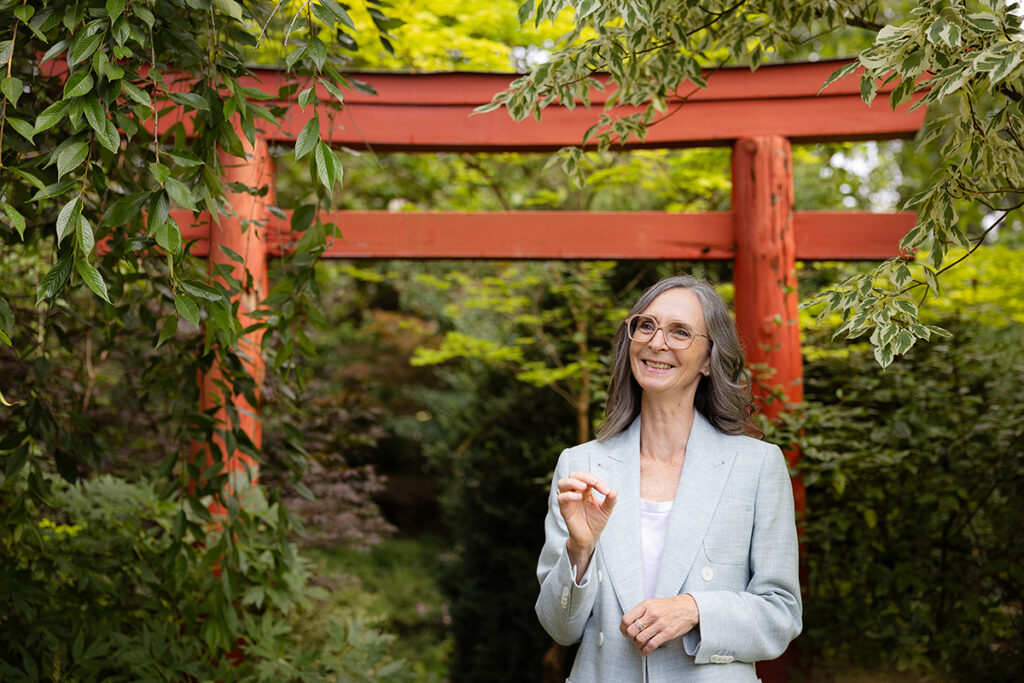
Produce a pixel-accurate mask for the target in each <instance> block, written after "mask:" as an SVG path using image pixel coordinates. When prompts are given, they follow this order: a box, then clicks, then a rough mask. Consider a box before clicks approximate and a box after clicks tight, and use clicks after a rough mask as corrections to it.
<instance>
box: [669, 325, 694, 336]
mask: <svg viewBox="0 0 1024 683" xmlns="http://www.w3.org/2000/svg"><path fill="white" fill-rule="evenodd" d="M669 334H671V335H672V336H673V337H675V338H676V339H689V338H690V331H689V330H688V329H686V328H685V327H674V328H672V330H671V331H670V332H669Z"/></svg>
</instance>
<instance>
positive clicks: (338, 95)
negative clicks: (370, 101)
mask: <svg viewBox="0 0 1024 683" xmlns="http://www.w3.org/2000/svg"><path fill="white" fill-rule="evenodd" d="M320 82H321V83H323V86H324V87H325V88H327V92H329V93H331V94H332V95H334V98H335V99H336V100H338V104H345V96H344V95H342V94H341V90H339V89H338V86H336V85H334V83H331V82H330V81H329V80H327V79H326V78H321V79H320Z"/></svg>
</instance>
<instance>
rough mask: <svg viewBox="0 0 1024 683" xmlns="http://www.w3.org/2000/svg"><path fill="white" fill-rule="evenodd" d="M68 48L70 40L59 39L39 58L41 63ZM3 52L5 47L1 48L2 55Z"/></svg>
mask: <svg viewBox="0 0 1024 683" xmlns="http://www.w3.org/2000/svg"><path fill="white" fill-rule="evenodd" d="M6 42H8V43H10V42H11V41H9V40H8V41H6ZM2 45H3V43H0V46H2ZM67 49H68V41H66V40H61V41H58V42H56V43H54V44H53V45H51V46H50V49H49V50H47V51H46V52H44V53H43V56H42V57H40V58H39V63H40V64H45V63H46V62H48V61H50V60H51V59H53V58H54V57H56V56H57V55H59V54H61V53H62V52H64V51H65V50H67ZM2 53H3V49H2V48H0V56H2ZM9 57H10V55H8V58H9ZM0 61H3V60H2V59H0Z"/></svg>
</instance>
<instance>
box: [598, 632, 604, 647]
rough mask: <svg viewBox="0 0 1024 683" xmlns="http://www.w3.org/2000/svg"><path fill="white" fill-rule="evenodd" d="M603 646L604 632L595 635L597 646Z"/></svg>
mask: <svg viewBox="0 0 1024 683" xmlns="http://www.w3.org/2000/svg"><path fill="white" fill-rule="evenodd" d="M602 645H604V631H601V632H600V633H598V634H597V646H598V647H601V646H602Z"/></svg>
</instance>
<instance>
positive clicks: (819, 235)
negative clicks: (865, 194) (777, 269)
mask: <svg viewBox="0 0 1024 683" xmlns="http://www.w3.org/2000/svg"><path fill="white" fill-rule="evenodd" d="M916 221H917V214H916V213H914V212H913V211H903V212H899V213H865V212H860V211H857V212H853V211H850V212H846V211H796V212H794V214H793V228H794V230H793V232H794V235H795V238H796V258H797V260H799V261H862V260H863V261H877V260H882V259H887V258H890V257H892V256H898V255H899V253H900V249H899V241H900V240H901V239H902V238H903V236H904V235H906V234H907V233H908V232H909V231H910V229H911V228H912V227H914V223H915V222H916Z"/></svg>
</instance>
